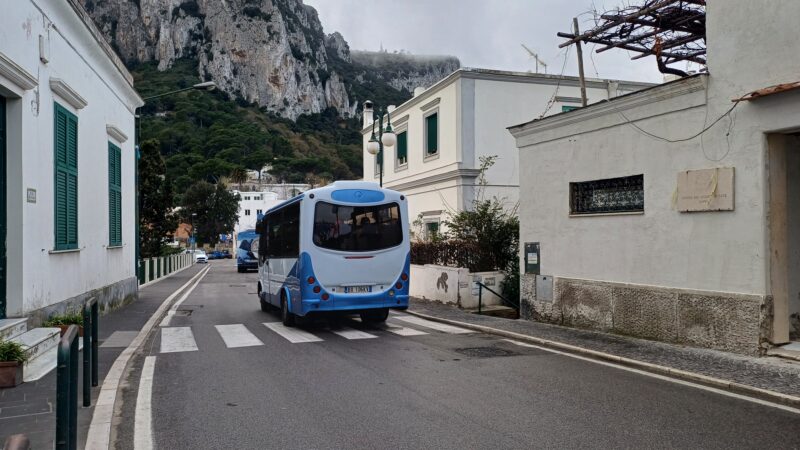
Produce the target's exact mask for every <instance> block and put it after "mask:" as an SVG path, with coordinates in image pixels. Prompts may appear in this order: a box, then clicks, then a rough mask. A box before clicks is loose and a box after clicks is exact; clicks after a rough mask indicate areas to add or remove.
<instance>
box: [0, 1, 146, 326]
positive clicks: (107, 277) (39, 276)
mask: <svg viewBox="0 0 800 450" xmlns="http://www.w3.org/2000/svg"><path fill="white" fill-rule="evenodd" d="M40 36H42V39H43V44H44V48H45V49H46V50H47V51H46V55H45V56H47V57H48V58H49V62H48V63H44V62H43V61H41V60H40V52H39V39H40ZM98 37H99V35H95V34H93V32H92V31H91V30H90V28H89V27H88V26H87V25H86V24H85V23H84V22H83V21H82V20H81V19H80V18H79V16H78V15H77V14H76V13H75V11H74V10H73V9H72V6H71V5H70V3H69V2H67V1H58V2H56V1H35V2H34V1H32V0H20V1H15V2H14V7H12V8H9V7H7V8H5V9H4V11H3V14H1V15H0V43H1V44H0V52H2V54H3V55H4V56H5V57H6V58H7V59H9V60H11V61H13V63H14V64H15V65H16V66H17V67H18V68H19V70H20V71H21V72H25V73H28V74H31V75H33V77H34V80H35V83H34V86H33V87H32V88H27V89H25V88H22V89H20V86H19V84H18V83H15V82H14V80H13V79H8V78H6V77H2V76H0V95H4V96H7V97H8V105H9V146H8V149H7V152H8V162H9V165H8V174H9V175H10V176H9V178H8V204H9V210H8V222H9V223H8V226H9V234H8V236H7V243H8V266H9V267H8V268H9V270H8V275H9V279H8V308H7V314H8V315H9V316H20V315H26V314H29V313H31V312H33V311H37V310H43V309H46V308H49V307H51V306H52V305H55V304H57V303H59V302H63V301H65V300H67V299H76V298H81V296H84V295H85V294H86V293H87V292H96V291H98V290H110V291H109V292H116V291H115V290H114V288H113V286H118V285H119V284H120V283H123V284H125V283H128V281H127V280H131V279H133V280H135V278H134V277H135V273H134V248H135V236H134V232H135V230H134V223H135V222H134V218H135V216H134V215H135V208H134V205H135V203H134V161H135V160H134V157H135V155H134V142H133V136H134V116H133V111H134V108H135V107H136V106H138V105H139V104H140V99H139V97H138V96H137V95H136V93H135V91H133V88H132V86H131V85H130V84H129V81H128V79H126V76H129V74H127V72H124V69H123V71H120V69H119V68H118V67H117V66H116V65H115V64H114V61H112V59H110V58H109V56H107V54H106V51H107V49H106V48H105V47H104V45H103V44H101V42H100V41H99V40H98ZM99 39H102V38H101V37H99ZM102 42H104V41H102ZM52 79H60V80H62V81H63V82H64V83H66V84H67V85H68V86H69V87H70V88H71V89H72V90H74V91H75V92H77V94H78V95H79V96H80V97H82V98H83V99H84V100H85V101H86V102H87V104H86V106H85V107H83V108H79V107H77V106H74V105H70V99H69V98H65V97H63V96H60V95H57V94H56V93H55V92H54V91H53V90H52V89H51V80H52ZM54 102H58V103H59V104H60V105H62V106H64V107H65V108H67V109H68V110H70V111H71V112H73V113H74V114H76V115H77V116H78V147H79V148H78V174H79V181H78V191H79V194H78V204H79V216H78V223H79V249H78V251H74V252H65V253H54V252H53V251H52V250H53V248H54V246H55V242H54V240H55V238H54V231H53V230H54V219H53V216H54V214H53V211H54V206H53V205H54V203H53V195H54V186H53V178H54V177H53V173H54V167H53V158H54V157H53V151H54V150H53V141H54V139H53V110H54V105H53V104H54ZM72 103H75V102H74V101H73V102H72ZM107 126H112V127H115V128H116V129H117V130H119V132H121V133H122V134H123V135H125V136H119V135H118V134H117V136H112V134H115V133H112V134H110V133H109V132H108V130H107ZM125 137H127V139H125ZM109 141H111V142H114V143H115V144H117V145H118V146H119V147H120V148H121V150H122V206H123V208H122V232H123V238H122V247H120V248H109V247H108V241H109V238H108V235H109V231H108V230H109V219H108V153H107V148H108V142H109ZM28 189H35V190H36V202H35V203H31V202H27V201H26V196H27V190H28ZM126 286H127V284H126ZM135 286H136V285H135V281H134V283H133V292H134V293H135V291H136V289H135ZM124 291H125V294H124V295H125V296H126V297H127V296H128V291H130V289H128V290H124ZM120 292H122V291H120ZM117 300H119V299H117ZM114 301H116V300H114V299H110V300H109V302H114Z"/></svg>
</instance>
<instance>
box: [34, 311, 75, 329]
mask: <svg viewBox="0 0 800 450" xmlns="http://www.w3.org/2000/svg"><path fill="white" fill-rule="evenodd" d="M59 325H83V314H81V313H79V312H68V313H65V314H54V315H52V316H50V317H49V318H48V319H47V320H46V321H45V322H44V323H43V324H42V326H43V327H57V326H59Z"/></svg>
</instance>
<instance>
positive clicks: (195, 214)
mask: <svg viewBox="0 0 800 450" xmlns="http://www.w3.org/2000/svg"><path fill="white" fill-rule="evenodd" d="M195 217H197V213H192V254H193V255H194V250H195V248H197V246H196V245H195V242H196V241H195V240H194V218H195Z"/></svg>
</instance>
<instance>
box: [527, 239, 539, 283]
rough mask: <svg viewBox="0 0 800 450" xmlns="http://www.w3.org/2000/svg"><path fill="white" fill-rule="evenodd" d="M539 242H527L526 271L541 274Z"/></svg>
mask: <svg viewBox="0 0 800 450" xmlns="http://www.w3.org/2000/svg"><path fill="white" fill-rule="evenodd" d="M539 264H540V258H539V243H538V242H526V243H525V273H530V274H534V275H539Z"/></svg>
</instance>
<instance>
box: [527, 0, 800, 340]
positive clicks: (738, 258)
mask: <svg viewBox="0 0 800 450" xmlns="http://www.w3.org/2000/svg"><path fill="white" fill-rule="evenodd" d="M733 3H734V4H729V2H724V3H723V2H721V1H719V0H717V1H714V2H709V6H708V20H709V22H708V34H707V36H708V54H709V71H710V73H711V75H710V76H701V77H696V78H692V79H684V80H681V81H678V82H675V83H671V84H668V85H662V86H660V87H657V88H654V89H651V90H648V91H647V92H642V93H640V94H634V95H632V96H628V97H625V98H621V99H618V100H615V101H612V102H609V103H608V104H598V105H594V106H590V107H589V108H587V109H584V110H581V111H575V112H572V113H569V114H566V115H563V116H561V117H554V118H550V119H548V120H544V121H540V122H537V123H528V124H526V125H524V126H520V127H517V128H515V129H514V130H512V131H513V133H514V135H515V137H516V138H517V145H518V147H519V148H520V155H521V157H520V173H521V186H520V188H521V191H522V192H531V193H535V194H534V195H531V196H530V197H529V198H528V199H525V200H524V201H523V202H522V204H521V207H520V219H521V242H523V243H524V242H540V243H541V252H542V253H541V273H542V274H546V275H551V276H553V277H554V278H555V286H554V294H553V298H552V299H548V300H543V299H540V298H537V297H536V293H535V288H534V287H535V279H534V277H533V276H531V275H526V276H524V277H523V281H522V288H523V293H522V295H523V298H524V302H525V303H527V304H528V306H530V308H531V309H530V311H529V315H530V316H532V317H541V318H543V319H545V320H551V321H556V322H562V323H567V324H572V325H576V326H586V327H592V328H600V329H604V330H612V331H617V332H620V333H626V334H635V335H639V336H644V337H650V338H654V339H660V340H667V341H671V342H679V343H685V344H688V345H697V346H703V347H711V348H719V349H723V350H729V351H737V352H743V353H754V352H758V351H759V345H761V348H763V345H764V344H765V342H766V341H767V340H769V341H772V342H773V343H780V342H785V341H786V340H787V339H788V332H785V333H784V332H779V331H780V330H781V329H785V328H787V327H786V323H788V317H786V315H787V313H786V311H787V310H788V309H789V308H790V307H789V306H788V305H789V304H791V305H794V306H791V308H793V309H794V308H796V303H795V300H794V296H795V295H797V294H796V293H795V289H797V287H796V286H794V284H795V283H794V282H792V284H791V286H790V287H789V288H787V292H782V291H775V289H774V286H773V283H771V281H770V280H773V279H775V277H776V273H774V272H775V271H776V270H779V269H780V270H791V271H794V270H796V269H795V266H794V264H795V263H794V262H792V263H787V264H783V263H776V262H775V261H771V258H770V255H775V254H776V252H782V251H785V250H786V249H791V251H794V250H795V247H796V246H795V245H794V244H791V242H792V241H790V243H789V244H787V242H785V240H784V241H781V240H780V239H778V241H777V242H775V241H774V236H773V239H772V240H771V234H773V233H774V232H775V229H776V228H775V225H776V223H775V222H771V221H774V220H775V218H776V217H778V215H779V214H781V211H780V209H779V208H778V207H777V206H776V205H778V203H779V202H777V200H776V199H775V198H771V195H772V196H774V195H778V193H777V192H776V191H775V186H778V185H777V184H775V180H774V177H775V176H783V175H780V174H781V173H782V171H784V170H786V169H785V164H787V163H786V162H784V163H781V164H782V165H784V168H781V167H779V165H777V164H776V163H775V162H774V161H771V160H770V158H769V157H768V153H769V147H768V145H767V139H768V137H769V136H771V135H775V134H785V133H793V132H797V130H800V93H798V92H787V93H782V94H777V95H773V96H770V97H766V98H763V99H759V100H756V101H751V102H742V103H740V104H736V108H735V110H733V111H732V112H731V113H730V114H726V113H727V112H728V111H730V109H731V108H732V107H733V106H734V103H732V102H731V100H732V99H734V98H739V97H741V96H743V95H745V94H747V93H748V92H749V91H751V90H753V89H757V88H762V87H767V86H771V85H774V84H777V83H781V82H786V81H796V79H797V73H798V61H797V58H795V57H794V56H792V55H793V54H794V53H796V50H797V45H796V42H794V41H795V38H794V35H793V33H791V32H789V31H788V30H792V29H793V26H789V24H788V22H790V21H791V19H788V17H795V16H797V15H798V13H800V9H798V8H800V3H798V4H795V3H792V4H791V5H789V4H788V3H789V2H784V3H782V4H781V8H782V9H781V11H780V14H776V11H775V10H774V9H771V8H764V7H763V5H762V4H760V3H759V2H747V1H743V0H742V1H739V0H736V1H735V2H733ZM785 8H788V9H789V10H790V11H786V10H785ZM789 12H794V13H795V14H789ZM776 20H777V21H778V22H779V23H783V22H787V23H786V24H785V25H786V27H785V28H784V27H782V26H781V25H777V26H776V25H775V22H774V21H776ZM782 31H783V32H782ZM748 55H750V56H748ZM754 58H757V60H758V61H759V64H757V65H756V64H753V61H755V60H756V59H754ZM623 114H624V117H623ZM717 119H720V120H719V122H717V125H716V126H714V127H712V128H710V129H709V130H707V131H706V132H704V133H702V135H700V136H699V137H696V138H693V139H687V138H689V137H691V136H692V135H695V134H697V133H699V132H700V131H701V130H702V129H703V128H704V127H705V126H707V125H710V124H711V123H713V122H714V121H715V120H717ZM629 121H631V122H634V123H635V124H636V126H637V127H638V128H639V129H637V128H636V127H634V126H633V125H631V124H630V123H628V122H629ZM640 129H641V130H645V131H646V132H648V133H650V134H654V135H657V136H660V137H662V138H663V139H657V138H653V137H652V136H649V135H647V134H646V133H645V132H643V131H641V130H640ZM790 158H791V157H790ZM716 167H733V168H734V169H735V180H734V196H735V206H734V210H733V211H725V212H695V213H681V212H678V211H677V209H676V208H675V202H674V196H675V192H676V185H677V181H676V177H677V174H678V172H680V171H685V170H694V169H708V168H716ZM790 170H791V169H790ZM637 174H643V175H644V196H645V207H644V213H643V214H628V215H624V214H623V215H600V216H593V217H585V216H583V217H571V216H570V214H569V212H570V211H569V182H573V181H587V180H595V179H602V178H612V177H619V176H627V175H637ZM792 183H793V184H796V183H795V182H794V181H793V182H792ZM771 185H772V186H773V187H772V188H771ZM781 189H789V190H790V191H791V190H792V189H794V188H793V187H792V185H790V186H789V187H788V188H786V187H783V188H781ZM771 190H772V192H771ZM784 195H785V193H784ZM790 197H791V194H790ZM791 209H792V208H791V206H790V210H791ZM795 213H796V212H794V213H792V214H795ZM790 223H791V224H793V223H794V222H793V221H792V219H791V215H790ZM792 258H794V257H792ZM521 259H522V255H521ZM792 261H794V260H793V259H792ZM776 264H783V266H782V267H777V266H776ZM622 285H624V286H627V285H636V287H635V292H637V294H636V295H635V296H633V297H631V296H630V295H627V294H625V293H620V292H622V291H621V290H620V289H621V288H618V287H617V286H622ZM609 286H612V287H611V288H609ZM615 289H616V290H615ZM626 289H628V291H630V288H626ZM687 289H688V290H690V291H691V292H701V294H691V295H690V294H682V293H685V292H687V291H686V290H687ZM788 289H791V292H788ZM628 291H626V292H628ZM687 295H688V297H687ZM637 299H638V300H637ZM641 299H645V300H646V301H645V302H644V303H642V302H641ZM790 299H791V300H790ZM637 302H638V303H637ZM790 302H791V303H790ZM626 305H636V306H635V308H633V309H630V308H628V307H627V306H626ZM630 311H634V312H635V316H634V317H635V318H636V320H635V321H631V320H630V319H629V316H630ZM666 324H669V325H666ZM659 330H664V331H659ZM745 330H746V331H745Z"/></svg>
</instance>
